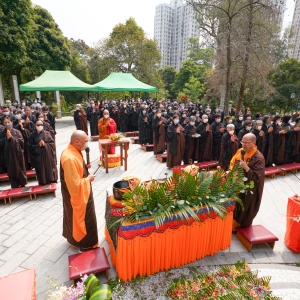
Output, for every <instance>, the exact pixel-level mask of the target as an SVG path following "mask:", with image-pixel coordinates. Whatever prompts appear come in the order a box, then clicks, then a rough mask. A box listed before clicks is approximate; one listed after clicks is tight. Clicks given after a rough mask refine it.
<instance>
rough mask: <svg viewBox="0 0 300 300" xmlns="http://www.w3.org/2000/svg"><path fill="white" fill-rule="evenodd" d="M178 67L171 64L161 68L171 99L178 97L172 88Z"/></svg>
mask: <svg viewBox="0 0 300 300" xmlns="http://www.w3.org/2000/svg"><path fill="white" fill-rule="evenodd" d="M176 73H177V72H176V69H175V68H174V67H171V66H167V67H165V68H164V69H161V70H160V74H161V77H162V80H163V82H164V84H165V89H166V90H167V91H168V95H167V96H168V97H170V98H171V99H176V94H175V93H174V92H173V90H172V84H173V83H174V81H175V75H176Z"/></svg>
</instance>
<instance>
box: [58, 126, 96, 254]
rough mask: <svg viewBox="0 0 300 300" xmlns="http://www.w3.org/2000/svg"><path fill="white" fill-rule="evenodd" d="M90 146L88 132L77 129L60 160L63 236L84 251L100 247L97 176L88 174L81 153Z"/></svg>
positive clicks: (88, 166) (87, 166)
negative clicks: (95, 185) (96, 196)
mask: <svg viewBox="0 0 300 300" xmlns="http://www.w3.org/2000/svg"><path fill="white" fill-rule="evenodd" d="M87 145H88V136H87V134H86V133H85V132H84V131H81V130H76V131H74V132H73V134H72V136H71V142H70V144H69V145H68V147H67V148H66V149H65V150H64V151H63V153H62V155H61V158H60V180H61V192H62V196H63V208H64V214H63V236H64V237H65V238H66V239H67V241H68V242H69V243H70V244H71V245H72V246H75V247H78V248H80V251H87V250H90V249H93V248H96V247H97V246H98V230H97V220H96V213H95V205H94V199H93V191H92V186H91V182H92V181H94V179H95V177H96V176H95V175H91V174H89V173H88V168H90V165H86V164H85V162H84V159H83V156H82V154H81V151H84V150H85V149H86V148H87Z"/></svg>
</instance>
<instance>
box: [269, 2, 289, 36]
mask: <svg viewBox="0 0 300 300" xmlns="http://www.w3.org/2000/svg"><path fill="white" fill-rule="evenodd" d="M286 1H287V0H270V2H271V4H272V5H274V6H275V7H276V8H277V10H278V16H277V18H276V19H277V20H276V22H277V24H280V31H281V30H282V26H283V19H284V13H285V10H286Z"/></svg>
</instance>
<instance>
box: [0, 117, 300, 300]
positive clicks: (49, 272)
mask: <svg viewBox="0 0 300 300" xmlns="http://www.w3.org/2000/svg"><path fill="white" fill-rule="evenodd" d="M74 129H75V126H74V123H73V120H72V118H70V117H66V118H63V119H61V120H58V122H57V136H56V138H57V156H58V158H59V157H60V154H61V152H62V150H63V149H64V148H65V147H66V146H67V144H68V143H69V139H70V135H71V133H72V132H73V130H74ZM89 147H90V149H91V152H90V156H91V161H92V170H91V171H92V172H93V171H94V170H95V169H96V168H97V165H98V159H99V150H98V143H97V142H89ZM128 166H129V167H128V171H127V172H124V171H123V170H124V169H123V167H119V168H114V169H111V170H109V173H108V174H106V173H105V171H104V169H100V170H99V171H98V173H97V174H98V175H97V179H96V181H95V182H94V183H93V193H94V199H95V205H96V214H97V221H98V231H99V240H100V244H101V246H102V247H105V249H106V252H107V254H108V255H109V247H108V244H107V242H106V241H105V239H104V210H105V195H106V191H108V192H109V193H111V192H112V184H113V183H114V182H115V181H117V180H120V179H121V178H122V177H123V176H126V175H129V174H130V175H135V176H138V177H139V178H140V179H141V180H148V179H151V178H163V177H165V173H168V174H169V175H170V174H171V170H169V169H168V168H166V165H165V164H161V163H159V162H158V161H157V160H156V159H155V158H154V156H153V152H144V151H142V150H141V149H140V146H139V145H130V149H129V159H128ZM298 174H299V175H298V176H299V178H298V177H297V176H295V175H292V174H288V175H287V176H285V177H279V176H277V177H276V178H275V179H266V184H265V189H264V195H263V200H262V205H261V209H260V211H259V214H258V216H257V217H256V218H255V220H254V224H262V225H264V226H265V227H266V228H268V229H269V230H270V231H271V232H273V233H274V234H275V235H277V236H278V237H279V241H278V242H276V244H275V248H274V251H272V249H270V248H269V247H268V246H267V245H255V246H254V247H253V250H252V252H251V253H248V252H247V251H246V249H245V248H244V247H243V245H242V244H241V243H240V242H239V241H238V240H237V238H236V236H235V235H233V237H232V244H231V246H230V248H228V249H226V250H225V251H223V252H219V253H217V254H216V255H214V256H212V257H205V258H204V259H202V260H199V261H197V262H194V263H192V264H191V265H200V266H201V265H220V264H228V263H234V262H236V261H237V260H238V259H241V258H243V257H245V258H246V261H247V262H248V263H251V264H255V265H254V267H257V268H258V269H259V270H262V271H264V272H267V273H268V275H273V274H275V272H274V270H277V269H272V270H270V269H269V268H266V267H265V266H266V265H265V264H268V266H270V267H272V266H277V264H282V263H295V262H299V261H300V254H294V253H292V252H291V251H289V249H287V247H286V246H285V245H284V234H285V226H286V225H285V223H286V216H285V214H286V206H287V200H288V197H289V196H292V195H294V194H295V193H299V192H300V173H298ZM34 184H36V182H35V181H34V180H30V181H29V185H34ZM0 185H1V189H5V188H9V185H7V184H6V183H0ZM62 213H63V211H62V197H61V192H60V184H58V189H57V195H56V198H54V197H53V194H51V195H46V196H43V195H40V196H38V198H37V200H36V201H35V200H33V201H29V200H28V199H26V198H24V199H20V200H14V202H13V204H12V205H9V204H7V205H4V204H3V203H2V202H0V277H1V276H4V275H7V274H11V273H15V272H17V271H21V270H24V269H27V268H33V267H34V268H36V271H37V294H38V299H39V300H40V299H43V296H44V292H45V291H46V290H47V289H49V288H51V285H50V281H49V276H51V277H52V278H53V279H54V280H55V281H56V282H57V283H67V284H68V283H70V282H69V278H68V261H67V257H68V255H70V254H73V253H77V252H78V251H77V250H75V249H73V248H72V247H70V246H69V245H68V244H67V242H66V241H65V239H64V238H63V237H62ZM261 264H264V265H263V267H261V268H260V266H261ZM281 266H282V265H279V267H281ZM279 267H278V270H281V269H280V268H279ZM276 268H277V267H276ZM269 271H270V272H269ZM299 271H300V268H299ZM285 272H287V273H286V274H288V273H290V274H292V275H290V278H291V280H288V281H284V279H287V278H289V277H288V275H286V276H285V277H284V276H283V277H282V279H280V278H279V277H276V280H275V279H273V281H272V282H274V289H276V290H277V291H278V296H279V294H280V293H284V292H288V291H289V292H290V294H282V295H286V296H287V297H288V296H289V297H291V298H285V297H284V299H300V290H299V289H300V283H299V286H298V287H297V286H296V283H295V282H294V281H293V280H294V278H299V272H298V273H297V276H298V277H295V276H294V274H295V273H293V272H297V268H295V269H293V270H289V269H288V270H287V271H285ZM279 273H280V271H279ZM109 276H110V277H112V276H115V271H114V269H112V270H111V271H110V273H109ZM274 280H275V281H274ZM278 280H279V281H278ZM280 280H281V281H280ZM298 282H299V281H298ZM293 293H298V294H295V295H296V296H295V297H298V298H292V295H293Z"/></svg>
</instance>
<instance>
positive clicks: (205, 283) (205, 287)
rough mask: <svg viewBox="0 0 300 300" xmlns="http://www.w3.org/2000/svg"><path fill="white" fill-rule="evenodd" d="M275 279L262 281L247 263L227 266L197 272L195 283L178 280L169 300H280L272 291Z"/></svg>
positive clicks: (168, 293) (171, 290)
mask: <svg viewBox="0 0 300 300" xmlns="http://www.w3.org/2000/svg"><path fill="white" fill-rule="evenodd" d="M270 280H271V277H261V278H259V277H258V275H257V272H252V271H251V269H250V268H249V266H248V265H247V263H246V262H245V260H243V261H238V262H237V263H236V264H234V265H233V266H223V267H221V268H220V270H219V271H217V272H216V273H200V274H197V273H195V275H194V278H193V279H192V280H189V279H187V278H186V277H184V276H183V277H182V278H180V279H174V280H173V281H172V283H171V284H170V286H169V289H168V291H167V296H168V298H169V299H178V300H180V299H188V300H198V299H207V300H213V299H218V300H243V299H256V300H262V299H266V300H279V299H281V298H278V297H275V296H273V295H272V292H271V291H270Z"/></svg>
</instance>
